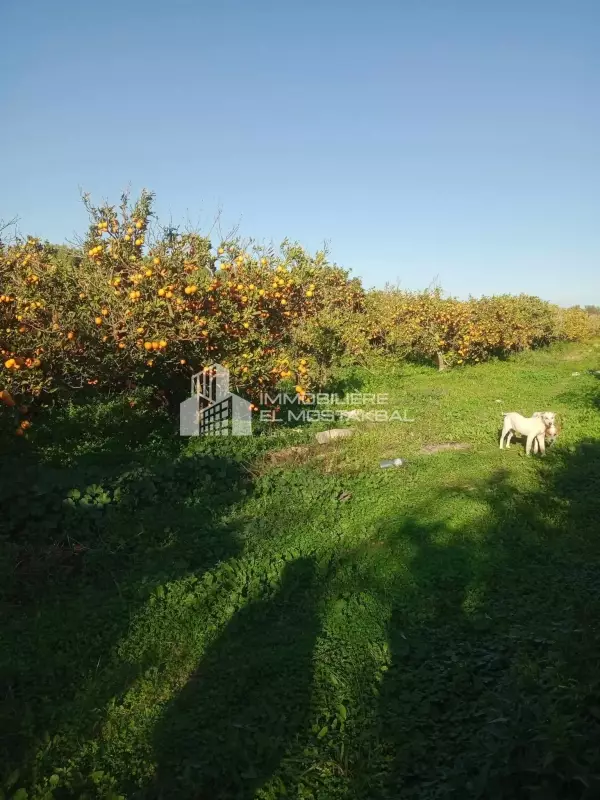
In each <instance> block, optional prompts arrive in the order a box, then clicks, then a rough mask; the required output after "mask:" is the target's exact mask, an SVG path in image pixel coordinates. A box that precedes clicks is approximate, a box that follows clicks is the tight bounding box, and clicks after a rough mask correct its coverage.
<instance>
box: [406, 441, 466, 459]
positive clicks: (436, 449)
mask: <svg viewBox="0 0 600 800" xmlns="http://www.w3.org/2000/svg"><path fill="white" fill-rule="evenodd" d="M472 447H473V445H472V444H468V443H467V442H447V443H446V444H424V445H423V447H422V448H421V449H420V450H419V452H420V453H421V455H424V456H430V455H433V454H434V453H444V452H446V450H471V449H472Z"/></svg>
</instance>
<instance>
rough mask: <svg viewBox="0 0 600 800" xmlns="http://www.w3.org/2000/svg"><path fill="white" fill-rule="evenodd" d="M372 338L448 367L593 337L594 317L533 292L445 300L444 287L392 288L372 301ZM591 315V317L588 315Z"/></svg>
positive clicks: (375, 343) (374, 294) (397, 350)
mask: <svg viewBox="0 0 600 800" xmlns="http://www.w3.org/2000/svg"><path fill="white" fill-rule="evenodd" d="M366 309H367V313H366V317H367V319H368V324H367V326H366V330H367V337H368V339H369V342H370V344H371V346H372V347H375V348H376V349H380V350H384V351H387V352H393V353H396V354H398V355H401V356H402V357H406V358H409V357H413V358H422V359H427V360H432V359H433V358H434V357H435V356H436V355H437V354H439V356H440V358H442V359H443V361H444V362H445V363H446V364H448V365H455V364H464V363H469V362H471V363H473V362H478V361H483V360H485V359H487V358H490V357H492V356H504V355H507V354H509V353H511V352H515V351H519V350H523V349H528V348H532V347H540V346H543V345H546V344H549V343H550V342H552V341H557V340H573V339H581V338H586V337H587V336H589V335H590V332H591V328H590V319H591V318H590V317H589V315H586V314H585V312H582V311H580V310H578V309H569V310H559V309H557V308H556V307H555V306H552V305H551V304H550V303H547V302H545V301H543V300H540V299H539V298H537V297H531V296H528V295H519V296H511V295H502V296H498V297H484V298H481V299H474V298H469V300H467V301H460V300H456V299H455V298H445V297H443V295H442V292H441V291H440V290H439V289H435V290H430V291H425V292H405V291H401V290H399V289H394V288H390V287H387V288H386V289H385V290H379V291H374V292H370V293H369V294H368V296H367V299H366ZM584 317H585V319H584Z"/></svg>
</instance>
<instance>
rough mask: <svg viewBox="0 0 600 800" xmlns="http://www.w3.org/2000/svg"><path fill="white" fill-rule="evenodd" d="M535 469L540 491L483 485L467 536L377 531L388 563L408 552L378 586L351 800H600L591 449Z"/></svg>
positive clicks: (596, 473)
mask: <svg viewBox="0 0 600 800" xmlns="http://www.w3.org/2000/svg"><path fill="white" fill-rule="evenodd" d="M540 470H541V476H540V477H541V487H540V488H539V489H538V490H536V491H534V492H524V491H520V490H519V487H518V486H515V485H512V484H511V483H510V480H509V476H508V475H507V474H502V473H499V474H498V475H496V476H495V477H493V478H492V479H490V480H484V481H481V482H480V484H479V485H478V486H477V487H476V493H475V499H476V501H478V502H479V503H481V504H485V506H486V507H487V513H486V515H485V517H484V518H483V519H482V521H481V522H479V523H476V524H474V525H473V526H471V527H470V528H469V530H468V531H467V530H465V534H467V533H468V536H467V535H463V533H462V532H461V531H460V530H458V531H456V530H455V531H449V530H448V529H447V528H446V527H445V526H444V525H443V524H440V525H433V526H424V525H422V524H420V523H419V520H418V518H417V517H413V518H411V519H409V520H403V521H398V522H397V523H396V529H395V530H390V526H392V527H393V523H392V522H391V521H388V522H387V523H386V526H385V532H386V534H387V541H388V544H389V549H388V557H389V552H390V551H391V552H393V550H394V547H395V546H396V544H397V543H398V542H399V541H401V540H406V539H407V538H408V540H409V541H410V542H411V543H412V545H413V546H414V547H415V551H416V553H415V556H414V558H413V559H412V561H411V564H410V574H411V582H410V585H409V586H407V583H406V581H398V582H397V584H396V587H395V588H393V587H392V588H391V590H390V588H389V587H387V591H388V592H389V591H391V594H392V596H393V599H392V601H391V605H392V613H391V620H390V624H389V630H388V636H389V645H390V651H391V666H390V668H389V670H388V672H387V673H386V678H385V680H384V683H383V686H382V689H381V700H380V703H379V707H378V713H377V721H376V722H375V723H374V725H373V726H372V728H371V729H370V730H369V731H368V732H366V733H365V734H364V735H363V741H366V742H367V746H364V745H363V746H362V747H357V748H355V751H354V756H353V764H352V768H351V771H352V775H353V781H352V793H351V796H352V797H357V798H391V797H407V798H410V797H418V798H451V797H457V798H458V797H460V798H497V799H498V800H504V799H505V798H506V800H508V799H509V798H523V800H525V798H528V799H529V798H531V799H533V798H540V799H541V798H549V799H550V798H556V800H558V799H559V798H560V799H564V800H583V798H586V800H588V799H591V798H596V797H599V796H600V722H599V720H600V671H599V670H598V664H599V663H600V623H599V622H598V620H599V619H600V537H599V536H598V534H599V532H600V530H599V526H598V519H599V512H600V493H599V492H600V443H598V442H597V441H595V442H583V443H581V444H580V445H579V447H578V448H577V450H576V451H575V452H574V453H569V452H567V451H562V452H557V453H556V455H554V457H553V459H552V462H551V463H550V460H548V462H546V463H545V464H543V466H542V465H541V466H540ZM469 496H470V497H473V495H472V494H470V495H469ZM443 502H444V497H441V498H440V504H443ZM374 591H376V592H377V591H381V590H380V589H378V587H377V585H376V584H375V586H374Z"/></svg>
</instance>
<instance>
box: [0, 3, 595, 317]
mask: <svg viewBox="0 0 600 800" xmlns="http://www.w3.org/2000/svg"><path fill="white" fill-rule="evenodd" d="M0 36H1V49H0V219H1V218H4V219H7V218H10V217H12V216H14V215H18V217H19V218H20V228H21V230H22V232H23V233H31V234H33V235H38V236H41V237H44V238H46V237H47V238H49V239H52V240H54V241H62V240H65V239H69V238H72V237H73V234H74V232H75V231H82V230H83V228H84V226H85V224H86V218H85V215H84V212H83V209H82V207H81V205H80V199H79V191H80V188H81V189H83V190H86V191H89V192H91V193H92V197H93V199H94V200H97V201H98V202H100V201H101V200H103V199H110V200H111V201H114V202H116V201H118V198H119V196H120V193H121V191H122V190H123V189H124V188H125V187H127V186H128V185H130V186H131V188H132V190H134V191H137V190H139V189H141V188H142V187H147V188H149V189H151V190H152V191H155V192H156V194H157V211H158V212H159V214H160V216H161V217H163V218H166V219H167V221H168V219H169V218H170V217H172V219H173V221H174V222H180V221H182V222H185V220H191V221H192V222H193V223H197V222H199V223H200V224H201V225H202V226H203V227H205V228H206V227H208V226H210V224H211V223H212V220H213V217H214V215H215V212H216V211H217V209H218V208H222V211H223V214H222V216H223V224H224V226H225V228H227V227H229V226H230V225H233V224H234V223H238V222H239V223H240V231H241V233H242V234H244V235H249V236H253V237H255V238H258V239H259V240H267V241H269V240H271V239H274V240H275V241H277V242H278V241H280V240H281V239H282V238H284V237H285V236H288V237H290V238H291V239H296V240H299V241H300V242H301V243H302V244H304V245H305V246H306V247H308V248H310V249H316V248H317V247H319V246H320V244H321V243H322V242H323V241H324V240H327V241H328V242H329V244H330V249H331V256H332V258H333V259H334V260H335V261H337V262H338V263H340V264H342V265H343V266H345V267H349V268H350V269H352V271H353V273H355V274H357V275H360V276H361V277H362V278H363V279H364V281H365V283H366V285H368V286H371V285H380V286H381V285H383V284H384V283H385V282H386V281H392V282H395V281H399V282H400V283H401V285H403V286H404V287H406V288H423V287H425V286H427V285H428V284H429V283H430V282H431V281H432V280H433V279H434V278H437V279H438V280H439V282H440V283H441V285H442V286H443V287H444V288H445V289H446V290H447V291H448V292H450V293H452V294H456V295H458V296H467V295H468V294H469V293H471V294H473V295H480V294H491V293H499V292H511V293H518V292H521V291H524V292H530V293H534V294H538V295H541V296H543V297H545V298H547V299H550V300H553V301H556V302H560V303H564V304H569V303H588V302H589V303H597V304H600V269H599V267H600V213H599V212H600V0H565V1H564V2H557V1H556V0H539V2H538V1H537V0H471V2H468V0H387V1H384V0H372V2H367V0H365V2H355V0H345V1H344V2H341V0H321V1H320V2H317V0H296V2H290V0H278V2H266V0H215V1H214V2H202V0H194V1H192V0H189V1H188V2H184V1H183V0H161V1H160V2H158V0H144V2H141V0H121V2H116V0H103V2H101V3H92V2H88V1H87V0H54V1H53V2H50V1H49V0H28V1H27V2H23V0H2V2H0Z"/></svg>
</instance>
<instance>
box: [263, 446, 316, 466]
mask: <svg viewBox="0 0 600 800" xmlns="http://www.w3.org/2000/svg"><path fill="white" fill-rule="evenodd" d="M311 449H312V448H310V447H308V446H307V445H296V446H294V447H286V448H285V449H284V450H274V451H273V452H272V453H269V454H268V455H267V457H266V459H265V460H266V462H267V463H268V464H271V465H273V466H276V467H279V466H281V465H282V464H297V463H298V462H299V461H301V460H302V461H305V460H306V456H307V455H308V454H309V453H310V452H311Z"/></svg>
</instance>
